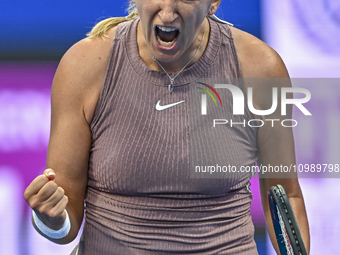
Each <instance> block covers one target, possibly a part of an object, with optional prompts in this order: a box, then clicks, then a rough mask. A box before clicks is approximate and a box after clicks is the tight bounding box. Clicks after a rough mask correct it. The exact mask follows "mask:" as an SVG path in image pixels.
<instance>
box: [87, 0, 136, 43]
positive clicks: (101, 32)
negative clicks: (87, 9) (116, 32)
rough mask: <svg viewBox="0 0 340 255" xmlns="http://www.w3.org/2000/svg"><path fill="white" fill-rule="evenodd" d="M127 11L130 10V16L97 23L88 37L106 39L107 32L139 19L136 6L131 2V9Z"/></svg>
mask: <svg viewBox="0 0 340 255" xmlns="http://www.w3.org/2000/svg"><path fill="white" fill-rule="evenodd" d="M127 10H128V13H129V15H128V16H126V17H113V18H108V19H104V20H102V21H100V22H99V23H97V24H96V25H95V26H94V27H93V28H92V30H91V31H90V32H89V33H87V34H86V35H87V36H88V37H105V36H106V32H107V31H108V30H109V29H111V28H113V27H115V26H117V25H118V24H119V23H122V22H125V21H129V20H133V19H135V18H137V17H138V12H137V8H136V5H135V4H134V3H132V2H131V1H130V4H129V7H128V9H127Z"/></svg>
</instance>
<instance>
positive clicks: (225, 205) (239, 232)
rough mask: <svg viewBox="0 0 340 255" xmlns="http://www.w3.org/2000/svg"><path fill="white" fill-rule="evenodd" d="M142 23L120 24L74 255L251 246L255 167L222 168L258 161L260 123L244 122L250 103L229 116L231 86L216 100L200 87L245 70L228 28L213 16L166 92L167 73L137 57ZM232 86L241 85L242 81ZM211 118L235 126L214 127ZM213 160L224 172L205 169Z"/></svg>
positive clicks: (250, 251) (244, 254)
mask: <svg viewBox="0 0 340 255" xmlns="http://www.w3.org/2000/svg"><path fill="white" fill-rule="evenodd" d="M138 22H139V18H136V19H135V20H132V21H129V22H124V23H121V24H119V25H118V27H117V30H116V33H115V38H114V42H113V47H112V50H111V53H110V54H111V56H110V60H109V63H108V67H107V73H106V78H105V81H104V84H103V88H102V91H101V94H100V97H99V101H98V103H97V106H96V110H95V113H94V117H93V120H92V123H91V130H92V147H91V151H90V161H89V172H88V188H87V194H86V207H85V209H86V213H85V225H84V229H83V233H82V237H81V240H80V243H79V249H78V251H77V252H78V254H79V255H84V254H86V255H87V254H91V255H96V254H100V255H103V254H119V255H135V254H141V255H144V254H205V255H207V254H230V255H255V254H257V249H256V244H255V242H254V226H253V223H252V219H251V215H250V204H251V200H252V194H251V192H250V191H249V189H248V187H247V186H248V184H249V179H250V178H251V176H252V175H251V173H249V172H239V171H236V172H221V169H222V168H221V167H222V166H228V165H229V166H234V167H235V168H237V169H239V168H240V167H241V166H248V165H252V164H254V162H255V161H256V159H257V156H256V155H257V147H256V135H257V129H256V128H252V127H249V126H248V125H246V126H244V125H242V123H243V122H245V123H246V122H247V121H248V120H250V119H252V115H251V113H250V112H249V110H247V109H245V114H244V115H233V114H232V101H233V100H232V95H231V93H230V92H229V90H228V89H216V92H218V95H219V96H220V99H221V103H222V105H221V103H220V102H219V99H217V94H215V93H214V92H213V91H212V90H210V89H209V87H208V86H206V85H204V84H207V85H210V86H212V87H214V84H218V83H220V84H221V83H223V84H225V83H230V84H231V83H232V82H233V81H232V80H233V79H232V78H235V77H236V78H240V77H242V74H241V70H240V65H239V62H238V59H237V55H236V51H235V47H234V43H233V39H232V34H231V30H230V28H229V27H228V25H226V24H222V23H218V22H216V21H214V20H211V19H209V23H210V26H211V32H210V37H209V42H208V45H207V47H206V50H205V52H204V54H203V55H202V57H201V58H200V59H199V60H198V61H197V62H196V63H195V64H194V65H192V66H191V67H190V68H188V69H186V70H184V71H183V72H182V73H181V74H180V75H179V76H178V77H177V78H176V79H175V81H174V89H173V92H171V93H170V92H169V91H168V87H167V86H168V84H169V78H168V77H167V75H166V74H165V73H161V72H157V71H152V70H150V69H148V68H147V66H146V65H145V64H144V62H143V61H142V60H141V58H140V56H139V53H138V48H137V40H136V39H137V37H136V36H137V35H136V34H137V25H138ZM171 75H172V76H173V75H175V74H171ZM232 84H236V86H239V88H240V89H241V90H242V91H243V92H244V85H243V83H242V82H234V83H232ZM237 84H239V85H237ZM199 88H200V89H199ZM202 89H205V90H206V91H210V93H211V94H212V96H213V97H214V98H216V104H215V102H214V101H213V99H212V97H210V96H209V95H208V96H207V106H206V108H207V114H206V115H202V112H201V109H202V94H207V93H206V91H203V90H202ZM159 100H161V102H160V105H162V106H164V105H165V106H166V105H168V104H172V103H175V102H180V101H182V100H185V101H184V102H182V103H179V104H177V105H175V106H173V107H169V108H167V109H165V110H162V111H158V110H156V109H155V106H156V104H157V102H158V101H159ZM214 119H226V120H229V122H230V120H231V119H233V121H234V122H235V123H236V122H238V123H239V124H235V125H233V126H232V127H231V126H230V125H229V123H228V124H225V125H215V127H214V126H213V121H214ZM212 166H213V167H215V168H214V169H215V170H216V171H217V170H219V171H220V172H221V173H219V174H214V173H211V174H210V173H208V172H207V168H208V169H209V167H210V170H211V169H212V168H211V167H212ZM218 167H220V168H218ZM225 169H226V168H225ZM210 172H212V171H210ZM73 253H74V254H75V253H76V251H74V252H73Z"/></svg>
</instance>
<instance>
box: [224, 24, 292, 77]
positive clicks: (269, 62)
mask: <svg viewBox="0 0 340 255" xmlns="http://www.w3.org/2000/svg"><path fill="white" fill-rule="evenodd" d="M231 31H232V34H233V38H234V43H235V47H236V51H237V55H238V57H239V61H240V64H241V68H242V73H243V77H244V78H283V77H288V72H287V69H286V67H285V65H284V63H283V61H282V59H281V57H280V56H279V54H278V53H277V52H276V51H275V50H273V49H272V48H271V47H269V46H268V45H267V44H266V43H264V42H263V41H261V40H260V39H258V38H256V37H255V36H253V35H251V34H249V33H246V32H244V31H241V30H239V29H237V28H234V27H231Z"/></svg>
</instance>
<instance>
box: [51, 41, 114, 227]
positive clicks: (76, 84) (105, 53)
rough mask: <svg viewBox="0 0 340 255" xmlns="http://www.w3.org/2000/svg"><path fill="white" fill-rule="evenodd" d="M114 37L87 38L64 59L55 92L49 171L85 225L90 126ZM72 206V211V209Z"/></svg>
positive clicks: (52, 96)
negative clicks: (50, 169)
mask: <svg viewBox="0 0 340 255" xmlns="http://www.w3.org/2000/svg"><path fill="white" fill-rule="evenodd" d="M111 45H112V38H106V39H102V38H94V39H88V38H87V39H84V40H82V41H80V42H78V43H77V44H75V45H74V46H72V47H71V48H70V49H69V50H68V52H67V53H66V54H65V55H64V56H63V58H62V60H61V62H60V64H59V66H58V69H57V72H56V74H55V77H54V80H53V85H52V91H51V107H52V111H51V133H50V140H49V146H48V152H47V168H52V169H53V170H54V171H55V173H56V177H55V182H56V183H57V184H58V186H60V187H62V188H63V189H64V190H65V195H67V196H68V198H69V204H68V209H70V210H73V211H74V213H75V217H76V220H77V222H78V225H79V226H80V225H81V221H82V217H83V212H84V198H85V194H86V188H87V171H88V163H89V153H90V148H91V130H90V123H91V120H92V116H93V113H94V110H95V107H96V104H97V101H98V97H99V94H100V91H101V86H102V84H103V81H104V77H105V72H106V66H107V62H108V58H109V52H110V48H111ZM69 207H71V208H69Z"/></svg>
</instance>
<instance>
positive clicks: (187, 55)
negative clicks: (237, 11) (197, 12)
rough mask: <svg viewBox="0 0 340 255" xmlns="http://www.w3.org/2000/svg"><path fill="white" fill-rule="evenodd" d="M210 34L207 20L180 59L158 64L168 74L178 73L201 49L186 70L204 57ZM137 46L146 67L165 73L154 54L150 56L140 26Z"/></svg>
mask: <svg viewBox="0 0 340 255" xmlns="http://www.w3.org/2000/svg"><path fill="white" fill-rule="evenodd" d="M205 30H206V31H205ZM209 32H210V26H209V22H208V20H205V21H204V22H203V23H202V26H201V28H200V31H199V33H198V35H197V36H196V38H195V40H194V42H193V43H192V44H191V45H190V47H189V48H188V49H187V50H186V51H185V52H184V53H183V54H182V55H181V56H180V57H179V58H178V59H176V60H174V61H169V62H164V61H163V62H162V61H159V60H158V63H159V64H160V65H162V67H163V68H164V69H165V70H166V72H168V73H178V72H179V71H180V70H181V69H182V68H183V67H184V66H185V65H186V64H187V63H188V62H189V61H190V60H191V59H192V57H193V56H194V55H195V53H196V51H197V49H198V48H199V49H198V51H197V53H196V55H195V56H194V58H193V59H192V60H191V61H190V63H189V64H188V65H187V66H186V67H185V69H187V68H189V67H190V66H192V65H193V64H195V62H197V61H198V60H199V59H200V58H201V57H202V55H203V53H204V51H205V48H206V47H207V44H208V41H209ZM203 36H204V38H203ZM202 39H203V41H202ZM201 43H202V44H201ZM137 44H138V51H139V55H140V57H141V59H142V60H143V62H144V63H145V65H146V66H147V67H148V68H149V69H151V70H154V71H159V72H164V71H163V69H162V68H161V67H160V66H159V64H158V63H157V62H156V61H154V59H153V56H152V54H150V53H151V52H150V50H149V49H148V46H147V45H146V41H145V38H144V36H143V33H142V29H141V26H140V24H139V25H138V28H137ZM200 45H201V47H199V46H200Z"/></svg>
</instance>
